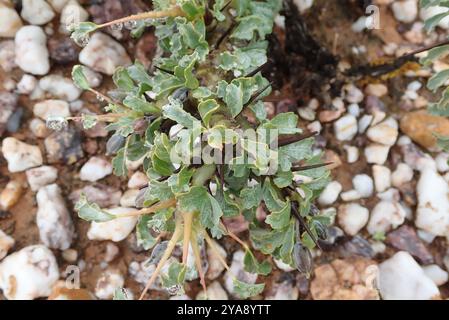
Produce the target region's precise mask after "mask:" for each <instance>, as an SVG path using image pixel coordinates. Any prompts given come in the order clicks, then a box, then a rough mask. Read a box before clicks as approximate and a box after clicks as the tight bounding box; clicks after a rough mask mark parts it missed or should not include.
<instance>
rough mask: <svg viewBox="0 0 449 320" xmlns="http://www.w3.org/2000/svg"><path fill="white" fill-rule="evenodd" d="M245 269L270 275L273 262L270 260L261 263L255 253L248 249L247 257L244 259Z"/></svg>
mask: <svg viewBox="0 0 449 320" xmlns="http://www.w3.org/2000/svg"><path fill="white" fill-rule="evenodd" d="M243 264H244V267H245V271H246V272H249V273H257V274H261V275H263V276H266V275H268V274H269V273H270V272H271V264H270V262H269V261H268V260H266V261H264V262H262V263H259V261H257V259H256V257H255V256H254V255H253V253H252V252H251V251H250V250H249V249H247V250H246V252H245V257H244V259H243Z"/></svg>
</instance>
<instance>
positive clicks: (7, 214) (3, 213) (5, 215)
mask: <svg viewBox="0 0 449 320" xmlns="http://www.w3.org/2000/svg"><path fill="white" fill-rule="evenodd" d="M10 216H11V212H9V211H5V210H0V219H6V218H9V217H10Z"/></svg>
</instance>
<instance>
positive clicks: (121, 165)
mask: <svg viewBox="0 0 449 320" xmlns="http://www.w3.org/2000/svg"><path fill="white" fill-rule="evenodd" d="M125 151H126V147H124V148H122V149H120V150H119V151H118V152H117V154H116V156H115V157H114V158H113V159H112V168H113V170H114V174H115V175H116V176H119V177H120V176H126V175H127V174H128V169H127V168H126V157H125Z"/></svg>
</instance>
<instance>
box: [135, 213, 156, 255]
mask: <svg viewBox="0 0 449 320" xmlns="http://www.w3.org/2000/svg"><path fill="white" fill-rule="evenodd" d="M152 218H153V217H152V216H150V215H144V216H141V217H140V218H139V222H138V223H137V227H136V236H137V245H139V246H142V247H143V248H144V249H145V250H149V249H151V248H153V247H154V246H155V245H156V243H157V239H156V238H154V237H153V235H152V234H151V231H150V228H149V226H148V222H149V221H150V220H151V219H152Z"/></svg>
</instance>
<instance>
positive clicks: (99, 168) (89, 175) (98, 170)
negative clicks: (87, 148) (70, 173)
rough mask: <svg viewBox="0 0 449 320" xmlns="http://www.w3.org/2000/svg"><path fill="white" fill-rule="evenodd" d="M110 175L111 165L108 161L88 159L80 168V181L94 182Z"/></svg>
mask: <svg viewBox="0 0 449 320" xmlns="http://www.w3.org/2000/svg"><path fill="white" fill-rule="evenodd" d="M111 173H112V165H111V163H110V162H109V161H107V160H105V159H103V158H99V157H92V158H90V159H89V160H88V161H87V162H86V163H85V164H84V165H83V167H82V168H81V171H80V179H81V180H83V181H91V182H95V181H98V180H101V179H103V178H104V177H106V176H108V175H110V174H111Z"/></svg>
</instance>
